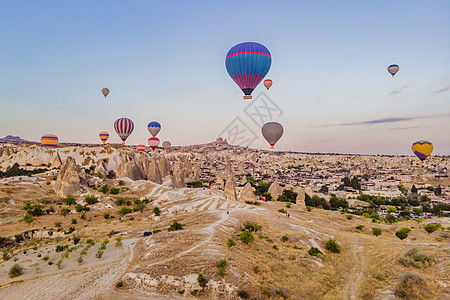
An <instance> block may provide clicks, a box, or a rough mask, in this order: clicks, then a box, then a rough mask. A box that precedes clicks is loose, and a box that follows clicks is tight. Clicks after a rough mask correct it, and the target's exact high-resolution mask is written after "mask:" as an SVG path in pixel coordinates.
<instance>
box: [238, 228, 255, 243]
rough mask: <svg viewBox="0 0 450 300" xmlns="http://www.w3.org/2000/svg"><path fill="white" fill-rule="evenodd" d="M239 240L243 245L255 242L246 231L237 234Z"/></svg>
mask: <svg viewBox="0 0 450 300" xmlns="http://www.w3.org/2000/svg"><path fill="white" fill-rule="evenodd" d="M239 239H240V240H241V241H242V242H243V243H244V244H248V243H251V242H253V241H254V240H255V237H254V236H253V235H252V234H251V233H250V232H248V231H243V232H241V233H240V234H239Z"/></svg>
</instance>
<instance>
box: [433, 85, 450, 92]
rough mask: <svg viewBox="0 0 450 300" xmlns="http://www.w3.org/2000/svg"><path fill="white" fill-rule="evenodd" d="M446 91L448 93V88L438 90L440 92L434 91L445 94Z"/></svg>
mask: <svg viewBox="0 0 450 300" xmlns="http://www.w3.org/2000/svg"><path fill="white" fill-rule="evenodd" d="M446 91H450V86H448V87H445V88H443V89H440V90H438V91H436V93H442V92H446Z"/></svg>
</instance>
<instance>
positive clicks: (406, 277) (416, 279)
mask: <svg viewBox="0 0 450 300" xmlns="http://www.w3.org/2000/svg"><path fill="white" fill-rule="evenodd" d="M422 282H423V279H422V278H421V277H420V276H419V275H417V274H410V273H406V274H403V276H402V277H401V278H400V282H399V284H398V285H397V287H396V288H395V291H394V294H395V295H396V296H397V297H399V298H406V299H415V298H418V297H417V295H416V294H415V293H414V287H415V286H416V288H417V286H418V285H420V284H421V283H422Z"/></svg>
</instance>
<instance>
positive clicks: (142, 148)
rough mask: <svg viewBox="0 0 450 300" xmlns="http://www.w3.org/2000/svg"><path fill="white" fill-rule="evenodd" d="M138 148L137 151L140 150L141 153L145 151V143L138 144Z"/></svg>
mask: <svg viewBox="0 0 450 300" xmlns="http://www.w3.org/2000/svg"><path fill="white" fill-rule="evenodd" d="M136 149H137V151H138V152H139V153H142V152H144V151H145V145H138V146H137V147H136Z"/></svg>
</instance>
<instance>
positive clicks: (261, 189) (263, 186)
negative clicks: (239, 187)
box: [255, 180, 270, 198]
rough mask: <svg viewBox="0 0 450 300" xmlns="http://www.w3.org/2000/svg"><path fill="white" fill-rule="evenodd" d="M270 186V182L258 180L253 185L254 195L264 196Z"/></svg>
mask: <svg viewBox="0 0 450 300" xmlns="http://www.w3.org/2000/svg"><path fill="white" fill-rule="evenodd" d="M269 187H270V182H266V181H264V180H260V181H258V185H257V186H256V187H255V189H256V191H255V195H256V196H264V195H265V194H266V193H267V192H268V191H269ZM266 198H267V196H266Z"/></svg>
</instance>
